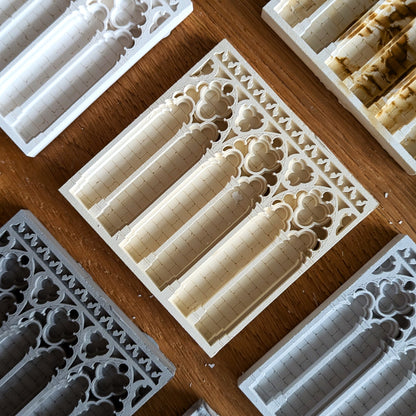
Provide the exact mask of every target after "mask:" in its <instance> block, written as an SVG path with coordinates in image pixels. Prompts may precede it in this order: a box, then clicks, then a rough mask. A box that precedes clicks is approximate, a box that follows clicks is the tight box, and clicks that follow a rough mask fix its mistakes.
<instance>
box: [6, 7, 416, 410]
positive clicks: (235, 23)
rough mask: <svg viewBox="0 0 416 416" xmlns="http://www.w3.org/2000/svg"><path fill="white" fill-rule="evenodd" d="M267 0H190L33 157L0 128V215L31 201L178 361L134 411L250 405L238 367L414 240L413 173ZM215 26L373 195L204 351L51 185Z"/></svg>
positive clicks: (157, 89) (209, 42) (203, 43)
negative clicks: (297, 43)
mask: <svg viewBox="0 0 416 416" xmlns="http://www.w3.org/2000/svg"><path fill="white" fill-rule="evenodd" d="M266 2H267V1H266V0H194V9H195V10H194V12H193V13H192V15H191V16H190V17H188V18H187V19H186V21H185V22H184V23H182V24H181V25H180V26H179V27H178V28H176V29H175V30H174V31H173V32H172V34H171V35H170V36H169V37H168V38H166V39H164V40H163V41H162V42H161V43H159V44H158V45H157V46H156V47H155V48H154V49H153V50H152V51H150V52H149V53H148V54H147V55H146V56H145V57H144V58H142V59H141V61H140V62H139V63H138V64H136V65H135V66H134V67H133V68H132V69H131V70H130V71H129V72H128V73H127V74H126V75H124V76H123V77H122V78H121V79H120V80H119V81H118V82H117V83H116V84H114V86H113V87H112V88H110V89H109V90H108V91H107V92H106V93H104V94H103V95H102V96H101V98H99V99H98V100H97V101H96V102H95V103H94V104H93V105H92V106H91V107H90V108H89V109H88V110H87V111H85V112H84V113H83V114H82V115H81V116H80V117H79V118H78V119H77V120H76V121H75V122H74V123H72V125H71V126H69V127H68V128H67V129H66V130H65V131H64V132H63V133H62V134H61V135H60V136H59V137H58V138H57V139H56V140H55V141H54V142H53V143H52V144H51V145H49V146H48V147H47V148H46V150H44V151H43V152H42V153H41V154H40V155H38V156H37V157H36V158H34V159H31V158H28V157H26V156H24V154H23V153H22V152H21V151H20V150H19V149H18V148H17V147H16V146H15V145H14V143H13V142H12V141H11V140H10V139H9V138H8V137H7V136H6V135H5V134H4V133H2V132H0V222H1V223H2V224H3V223H4V222H6V221H7V220H8V219H10V217H12V216H13V215H14V214H15V213H16V212H17V211H18V210H19V209H21V208H26V209H29V210H31V211H32V212H33V213H34V214H35V215H36V216H37V217H38V218H39V220H40V221H41V222H42V223H43V224H44V225H45V226H46V227H47V228H48V229H49V231H50V232H51V233H52V234H53V235H54V236H55V238H56V239H57V240H58V241H59V242H60V243H61V245H62V246H63V247H64V248H65V249H66V250H67V251H68V252H69V253H70V254H71V255H72V256H73V257H74V259H75V260H77V261H78V262H80V263H81V265H82V266H83V267H84V268H85V269H86V270H87V272H88V273H90V274H91V276H92V277H93V278H94V279H95V281H96V282H97V283H98V284H99V285H100V286H101V287H102V288H103V289H104V291H105V292H106V293H107V294H108V295H109V296H110V297H111V298H112V299H113V300H114V301H115V302H116V303H117V304H118V305H119V306H120V307H121V309H123V310H124V312H125V313H126V314H127V315H128V316H130V317H132V318H133V317H134V322H135V323H136V324H137V325H138V326H139V327H140V328H141V329H142V330H143V331H145V332H147V333H148V334H149V335H150V336H152V337H153V338H154V339H155V341H156V342H157V343H158V344H159V346H160V348H161V350H162V351H163V352H164V354H165V355H166V356H167V357H168V358H169V359H170V360H171V361H172V362H173V363H174V364H175V365H176V367H177V373H176V376H175V378H174V379H173V380H172V381H171V382H170V383H169V384H168V385H167V386H166V387H165V388H164V389H163V390H162V391H161V392H160V393H158V394H157V395H156V396H155V397H153V398H152V399H151V400H150V401H149V402H148V403H147V404H146V405H145V406H144V407H143V408H142V409H141V410H140V411H139V412H138V413H137V415H142V416H151V415H161V416H176V415H181V414H182V413H183V412H184V411H185V410H186V409H188V408H189V407H190V406H191V405H192V403H193V402H195V401H196V400H197V398H199V397H202V398H204V399H205V400H206V401H207V402H208V403H209V404H210V405H211V406H212V407H213V408H214V409H215V410H216V411H217V412H218V413H219V414H220V415H222V416H239V415H244V416H245V415H247V416H251V415H253V416H254V415H258V414H259V413H258V412H257V410H256V409H255V408H254V406H253V405H252V404H251V403H250V402H249V401H248V399H246V398H245V396H244V395H243V394H242V393H241V392H240V391H239V389H238V387H237V378H238V377H239V376H240V375H241V374H242V373H243V372H244V371H246V370H247V369H248V368H249V367H250V366H251V365H252V364H254V363H255V362H256V361H257V360H258V359H259V358H260V357H262V356H263V355H264V354H265V353H266V352H267V351H268V350H269V349H270V348H271V347H272V346H273V345H275V344H276V342H278V341H279V340H280V339H281V338H282V337H283V336H284V335H285V334H287V333H288V332H289V331H290V330H291V329H293V328H294V327H295V326H296V325H297V324H298V323H299V322H300V321H301V320H302V319H304V318H305V317H306V316H307V315H308V314H309V313H310V312H312V311H313V310H314V308H315V307H316V306H317V305H318V304H320V303H321V302H322V301H324V300H325V299H326V298H327V297H328V296H329V295H330V294H331V293H332V292H334V291H335V289H337V288H338V287H339V286H340V285H341V284H342V283H343V282H344V281H346V280H347V279H348V278H349V277H350V276H351V275H352V274H353V273H354V272H355V271H356V270H358V269H359V268H360V267H361V266H362V265H363V264H364V263H365V262H367V261H368V260H369V259H370V258H371V257H372V256H373V255H374V254H376V252H377V251H378V250H380V249H381V248H382V247H383V246H384V245H385V244H386V243H388V242H389V241H390V240H391V239H392V238H393V237H394V235H396V234H397V233H405V234H409V235H410V237H411V238H413V239H414V240H416V213H415V210H416V177H412V176H408V175H407V174H406V173H405V172H404V171H403V170H402V169H401V168H400V167H399V166H398V165H397V164H396V163H395V162H394V161H393V159H391V158H390V157H389V155H388V154H387V153H386V152H385V151H384V150H383V149H382V148H381V147H380V146H379V145H378V144H377V142H376V141H375V140H374V139H373V138H372V137H371V136H370V134H369V133H367V132H366V130H365V129H364V128H363V127H362V126H361V125H360V123H359V122H358V121H356V120H355V119H354V117H353V116H352V115H350V114H349V113H348V112H347V111H346V110H345V109H344V108H343V107H342V106H341V105H340V104H339V103H338V102H337V100H336V98H335V97H334V96H333V95H332V94H331V93H330V92H328V91H327V90H326V89H325V88H324V86H323V85H322V84H321V83H320V82H319V80H318V79H317V78H316V77H315V76H314V75H313V74H312V72H311V71H310V70H309V69H308V68H307V67H306V66H305V65H304V64H303V63H302V62H301V60H300V59H298V58H297V57H296V55H295V54H294V53H293V52H292V51H291V50H290V49H289V48H288V47H287V46H286V45H285V44H284V43H283V41H282V40H280V39H279V38H278V36H277V35H276V34H275V33H274V32H273V31H272V30H271V29H270V28H269V27H268V26H267V25H266V24H265V23H264V22H263V20H262V19H261V9H262V7H263V6H264V5H265V4H266ZM223 38H228V40H229V41H230V42H231V43H232V44H233V45H234V46H235V47H236V48H237V49H238V50H239V51H240V52H241V54H242V55H243V56H244V57H245V58H246V59H247V60H248V62H249V63H250V64H251V65H252V66H253V67H254V69H255V70H256V71H257V72H258V73H259V75H260V76H261V77H262V78H264V80H265V81H266V82H267V83H268V84H269V85H270V86H271V87H272V88H273V89H274V90H275V91H276V92H277V93H278V94H279V95H280V97H281V98H282V99H283V100H285V101H286V102H287V104H288V105H289V106H290V107H291V108H292V109H293V110H294V111H295V113H297V114H298V115H299V116H300V118H301V119H302V120H303V121H304V122H305V123H306V124H307V125H309V127H310V128H311V129H312V130H313V131H314V132H315V133H316V134H317V135H318V137H320V138H321V139H322V140H323V142H324V143H326V144H327V146H328V147H329V148H330V149H331V150H332V151H333V153H334V154H335V155H336V156H337V157H338V158H339V159H340V160H341V162H342V163H344V164H345V165H346V166H347V167H348V168H349V169H350V170H351V172H352V173H353V174H354V175H355V177H356V178H357V179H358V180H359V181H360V182H361V183H362V184H363V185H364V186H365V187H366V189H368V190H369V191H370V192H371V193H372V194H373V195H374V197H375V198H376V199H377V200H378V201H379V202H380V206H379V208H378V209H377V210H376V211H375V212H374V213H372V214H371V215H370V216H369V217H368V218H367V219H366V220H364V221H363V222H362V223H361V224H359V225H358V226H357V227H356V228H355V230H354V231H352V232H351V233H349V234H348V235H347V236H346V237H345V238H344V239H343V240H342V241H341V242H340V243H339V244H337V245H336V246H335V248H334V249H332V250H331V251H330V252H329V253H327V254H326V255H325V256H324V257H323V258H322V259H321V260H319V262H318V263H317V264H315V265H314V266H313V267H312V268H310V269H309V271H308V272H307V273H305V274H304V275H303V276H302V277H301V278H300V279H299V280H298V281H297V282H296V283H295V284H293V285H292V286H291V287H290V288H289V289H288V290H287V291H286V292H285V293H284V294H283V295H281V296H280V297H279V298H278V299H277V300H276V301H275V302H273V303H272V304H271V305H270V306H269V307H268V308H267V309H266V310H265V311H264V312H263V313H261V314H260V316H259V317H257V319H255V320H254V321H253V322H252V323H251V324H250V325H249V326H248V327H246V329H245V330H243V331H242V332H241V333H240V334H239V335H238V336H237V337H235V338H234V339H233V340H232V341H231V342H230V343H229V344H228V345H227V346H226V347H225V348H224V349H223V350H222V351H221V352H220V353H218V354H217V355H216V356H215V357H214V358H213V359H209V357H208V356H207V355H206V354H205V353H204V352H203V351H202V349H201V348H199V347H198V345H197V344H196V343H195V342H194V341H193V340H192V339H191V338H190V336H189V335H188V334H187V333H186V332H185V331H184V330H183V329H182V328H181V327H180V325H179V324H178V323H177V322H176V321H175V320H174V319H173V318H172V317H171V315H170V314H169V313H168V312H167V311H166V310H165V309H164V308H163V307H162V306H161V305H160V304H159V302H158V301H157V300H156V299H155V298H153V297H151V296H150V293H149V292H148V291H147V290H146V289H145V287H144V286H143V285H142V284H141V283H140V281H139V280H138V279H137V278H136V277H135V276H134V275H133V274H132V273H131V272H130V271H129V270H128V269H127V267H126V266H125V265H124V264H123V263H122V262H121V261H120V260H119V259H118V257H117V256H116V255H115V254H114V253H113V252H112V251H111V250H110V249H109V248H108V247H107V246H106V244H105V243H104V241H103V240H102V239H101V238H100V237H99V236H98V234H96V233H95V231H94V230H93V229H92V228H91V227H90V226H89V225H88V224H87V223H86V222H85V221H84V220H83V219H82V218H81V217H80V215H78V213H77V212H76V211H75V210H74V209H73V208H72V207H71V206H70V205H69V203H68V202H66V200H65V199H64V198H63V197H62V196H61V194H60V193H59V191H58V188H59V187H60V186H61V185H63V184H64V183H65V182H66V181H67V180H68V179H69V178H70V177H71V176H72V175H74V174H75V173H76V172H77V171H78V170H79V169H80V168H81V167H82V166H83V165H84V164H85V163H86V162H88V161H89V160H90V159H91V158H92V157H93V156H94V155H95V154H96V153H97V152H98V151H99V150H101V149H102V148H103V147H104V146H105V145H106V144H108V143H109V142H110V141H111V140H112V139H113V138H114V137H115V136H116V135H117V134H118V133H120V132H121V131H122V130H123V129H124V128H125V127H126V126H128V125H129V124H130V123H131V122H132V121H133V120H134V119H135V118H136V117H138V116H139V115H140V114H141V113H142V112H143V111H144V110H145V109H146V108H147V107H148V106H149V105H150V104H152V103H153V101H154V100H155V99H157V98H158V97H159V96H160V95H161V94H162V93H164V92H165V91H166V90H167V89H168V88H169V87H170V86H171V85H172V84H173V83H174V82H176V81H177V80H178V79H179V78H180V77H181V76H182V75H183V74H184V73H185V72H186V71H188V70H189V69H190V68H191V67H192V66H193V65H194V64H195V63H196V62H198V61H199V60H200V59H201V58H202V57H203V56H204V55H205V54H206V53H208V52H209V51H210V50H211V49H212V48H213V47H214V46H215V45H216V44H217V43H218V42H219V41H220V40H222V39H223ZM0 88H1V86H0ZM387 193H388V196H387V198H386V197H385V195H387ZM207 364H215V366H214V367H213V368H211V366H208V365H207Z"/></svg>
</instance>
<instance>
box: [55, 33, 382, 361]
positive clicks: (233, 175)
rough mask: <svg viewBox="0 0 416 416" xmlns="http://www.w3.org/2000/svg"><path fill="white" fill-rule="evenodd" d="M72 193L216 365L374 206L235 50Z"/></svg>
mask: <svg viewBox="0 0 416 416" xmlns="http://www.w3.org/2000/svg"><path fill="white" fill-rule="evenodd" d="M61 192H62V193H63V194H64V195H65V197H66V198H67V199H68V200H69V201H70V202H71V204H73V205H74V207H75V208H76V209H77V210H78V211H79V212H80V213H81V214H82V215H83V216H84V218H85V219H86V220H87V221H88V222H89V223H90V224H91V225H92V226H93V227H94V228H95V229H96V230H97V232H98V233H99V234H100V235H101V236H102V237H103V239H104V240H105V241H106V242H107V243H108V244H109V245H110V247H112V249H113V250H114V251H115V252H116V253H117V254H118V255H119V256H120V257H121V258H122V259H123V261H124V262H125V263H126V264H127V265H128V266H129V267H130V268H131V270H132V271H133V272H134V273H135V275H136V276H137V277H138V278H139V279H140V280H141V281H142V282H143V283H144V284H145V285H146V286H147V287H148V288H149V290H150V291H151V292H152V293H153V294H154V295H155V296H156V297H157V298H158V299H159V300H160V301H161V302H162V303H163V305H165V307H166V308H167V309H168V310H169V311H170V312H171V313H172V314H173V315H174V316H175V318H176V319H177V320H178V321H179V322H180V323H181V324H182V325H183V327H184V328H185V329H186V330H187V331H188V332H189V333H190V334H191V336H192V337H193V338H194V339H195V340H196V341H197V342H198V343H199V344H200V346H201V347H202V348H203V349H204V350H205V351H206V352H207V354H209V355H210V356H213V355H214V354H215V353H217V352H218V351H219V350H220V349H221V348H222V347H223V346H224V345H225V344H226V343H227V342H228V341H229V340H230V339H231V338H232V337H234V336H235V335H236V334H237V333H238V332H239V331H241V329H243V328H244V327H245V326H246V325H247V324H248V323H249V322H250V321H251V320H252V319H253V318H254V317H256V316H257V315H258V314H259V313H260V312H261V311H262V310H263V309H264V308H265V307H266V306H267V305H269V304H270V303H271V302H272V301H273V300H274V299H276V298H277V296H278V295H279V294H280V293H282V292H283V291H284V290H285V289H286V288H287V287H288V286H289V285H290V284H291V283H293V282H294V281H295V280H296V279H297V278H298V277H299V276H300V275H301V274H302V273H303V272H304V271H305V270H306V269H308V268H309V267H310V266H311V265H312V264H313V263H314V262H315V261H316V260H317V259H318V258H319V257H321V256H322V255H323V254H324V253H325V252H326V251H327V250H329V249H330V248H331V247H332V246H333V245H334V244H335V243H336V242H337V241H339V240H340V239H341V238H342V237H343V236H344V235H345V234H346V233H347V232H348V231H349V230H351V228H353V227H354V226H356V225H357V224H358V223H359V222H360V221H361V220H362V219H363V218H364V217H365V216H367V215H368V214H369V213H370V211H372V210H373V209H374V208H375V207H376V205H377V203H376V202H375V201H374V199H373V198H372V197H371V196H370V195H369V194H368V192H366V191H365V190H364V189H363V187H362V186H361V185H360V184H359V183H358V182H357V181H356V180H355V179H354V178H353V177H352V176H351V174H350V173H349V172H348V171H347V170H346V169H345V168H344V167H343V166H342V165H341V164H340V163H339V162H338V161H337V159H336V158H335V157H334V155H332V154H331V153H330V152H329V150H328V149H327V148H326V147H325V145H323V143H322V142H321V141H320V140H319V139H317V138H316V137H315V135H314V134H313V133H312V132H311V131H310V130H309V129H308V127H307V126H306V125H305V124H304V123H303V122H302V121H301V120H299V118H298V117H296V116H295V114H294V113H293V112H292V111H291V110H290V109H289V108H288V107H287V106H286V104H285V103H284V102H283V101H282V100H281V99H280V98H279V97H278V96H277V95H276V94H275V93H274V92H273V91H272V90H271V89H270V88H269V87H268V86H267V85H266V84H265V82H264V81H263V80H262V79H261V78H260V77H259V76H258V75H257V74H256V72H255V71H254V70H253V69H252V68H251V67H250V66H249V65H248V64H247V62H246V61H245V60H244V59H243V58H242V57H241V56H240V55H239V54H238V53H237V51H236V50H235V49H234V48H233V47H232V46H231V45H230V44H229V43H228V42H227V41H223V42H222V43H220V44H219V45H218V46H217V47H216V48H215V49H214V50H213V51H211V52H210V53H209V54H208V55H207V56H206V57H205V58H204V59H202V61H201V62H200V63H198V64H197V65H196V66H195V67H194V68H193V69H191V70H190V71H189V72H188V74H186V75H185V76H184V77H183V78H182V79H181V80H180V81H179V82H178V83H177V84H175V85H174V86H173V87H172V88H171V89H170V90H169V91H168V92H167V93H166V94H164V95H163V96H162V97H161V98H160V99H159V100H158V101H157V102H156V103H155V104H154V105H153V106H151V107H150V108H149V109H148V110H147V111H146V112H145V113H144V114H142V115H141V116H140V117H139V118H138V119H137V120H136V121H134V122H133V123H132V124H131V125H130V126H129V127H128V128H127V129H126V130H125V131H124V132H122V133H121V134H120V135H119V136H118V137H117V138H116V139H115V140H114V141H113V142H112V143H110V144H109V145H108V146H107V147H106V148H105V149H104V150H103V151H102V152H101V153H99V154H98V156H96V157H95V158H94V159H93V160H92V161H91V162H89V163H88V164H87V165H86V166H85V167H84V168H83V169H82V170H81V171H80V172H78V173H77V174H76V175H75V176H74V177H73V178H72V179H70V180H69V181H68V183H67V184H65V185H64V186H63V187H62V189H61Z"/></svg>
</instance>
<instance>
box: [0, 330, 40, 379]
mask: <svg viewBox="0 0 416 416" xmlns="http://www.w3.org/2000/svg"><path fill="white" fill-rule="evenodd" d="M39 334H40V328H39V325H37V324H35V323H31V324H28V325H25V326H22V327H20V328H19V329H17V328H13V329H11V330H10V334H9V335H7V336H6V337H5V338H3V340H2V341H0V379H1V378H2V377H4V376H5V375H6V374H7V373H8V372H9V371H10V370H12V369H13V367H15V366H16V365H17V364H19V363H20V362H21V361H22V360H23V358H24V357H25V356H26V354H27V353H28V352H29V350H30V349H31V348H35V347H36V345H37V344H38V338H39Z"/></svg>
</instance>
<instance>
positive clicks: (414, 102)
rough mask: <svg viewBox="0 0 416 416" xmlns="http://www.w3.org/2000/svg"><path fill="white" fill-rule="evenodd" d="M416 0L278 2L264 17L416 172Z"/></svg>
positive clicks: (271, 4)
mask: <svg viewBox="0 0 416 416" xmlns="http://www.w3.org/2000/svg"><path fill="white" fill-rule="evenodd" d="M415 17H416V0H379V1H377V0H272V1H270V2H269V3H268V4H267V5H266V6H265V7H264V9H263V19H264V20H265V21H266V22H267V23H268V24H269V25H270V26H271V28H272V29H273V30H274V31H275V32H276V33H277V34H278V35H279V36H280V37H281V38H282V39H283V40H284V41H285V42H286V43H287V44H288V45H289V46H290V47H291V48H292V49H293V50H294V52H295V53H297V54H298V55H299V57H300V58H301V59H302V60H303V61H304V62H305V63H306V65H308V67H309V68H310V69H311V70H312V71H313V72H314V73H315V75H316V76H317V77H318V78H319V79H320V80H321V81H322V83H323V84H324V85H325V86H326V87H327V88H328V89H329V90H330V91H332V92H333V93H334V94H335V95H336V96H337V98H338V99H339V100H340V102H341V104H342V105H343V106H344V107H345V108H347V109H348V110H349V111H350V112H351V113H352V114H353V115H354V116H355V117H356V118H357V119H358V120H359V121H360V122H361V123H362V124H363V125H364V127H365V128H366V129H367V130H368V131H369V132H370V133H371V134H372V135H373V136H374V137H375V138H376V139H377V140H378V142H379V143H380V145H381V146H382V147H383V148H384V149H385V150H386V151H387V152H388V153H389V154H390V155H391V156H392V157H393V158H394V159H395V160H396V162H397V163H398V164H399V165H400V166H401V167H402V168H403V169H404V170H405V171H406V172H407V173H409V174H411V175H414V174H416V160H415V158H416V19H415Z"/></svg>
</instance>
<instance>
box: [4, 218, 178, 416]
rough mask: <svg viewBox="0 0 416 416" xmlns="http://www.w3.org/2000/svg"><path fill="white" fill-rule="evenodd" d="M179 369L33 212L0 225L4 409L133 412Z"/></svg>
mask: <svg viewBox="0 0 416 416" xmlns="http://www.w3.org/2000/svg"><path fill="white" fill-rule="evenodd" d="M174 374H175V367H174V366H173V365H172V364H171V363H170V362H169V361H168V360H167V359H166V358H165V357H164V356H163V354H162V353H161V352H160V350H159V348H158V346H157V344H156V343H155V342H154V341H153V340H152V339H151V338H150V337H149V336H148V335H146V334H144V333H143V332H141V331H140V330H139V329H138V328H137V327H136V326H135V325H133V324H132V323H131V321H130V320H129V319H128V318H127V316H126V315H125V314H124V313H123V312H122V311H121V310H120V309H119V308H118V307H117V306H116V305H115V304H114V303H113V302H112V301H111V300H110V299H109V298H108V297H107V296H106V295H105V293H104V292H103V291H102V290H101V289H100V288H99V287H98V286H97V285H96V284H95V283H94V282H93V280H92V279H91V276H89V275H88V274H87V273H86V272H85V271H84V270H83V269H82V268H81V267H80V266H79V265H78V264H77V263H76V262H75V261H74V260H73V259H72V258H71V257H70V256H69V254H68V253H67V252H65V251H64V250H63V249H62V247H61V246H60V245H59V244H58V243H57V242H56V241H55V239H54V238H53V237H52V236H51V235H50V234H49V233H48V232H47V231H46V229H45V228H44V227H43V226H42V224H40V222H39V221H38V220H37V219H36V218H35V217H34V216H33V215H32V214H31V213H30V212H28V211H20V212H19V213H18V214H17V215H15V216H14V217H13V218H12V219H11V220H10V221H9V222H8V223H7V224H6V225H4V226H3V227H1V228H0V409H1V411H0V413H1V415H2V416H15V415H19V416H32V415H42V416H56V415H59V416H86V415H89V416H115V415H119V416H132V415H133V413H135V412H136V411H137V410H138V409H139V408H140V407H141V406H142V405H143V404H144V403H145V402H146V401H147V400H148V399H149V398H150V397H152V396H153V395H154V394H155V393H157V392H158V391H159V390H160V389H162V388H163V387H164V386H165V384H166V383H167V382H168V381H169V380H170V379H171V378H172V377H173V375H174Z"/></svg>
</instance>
